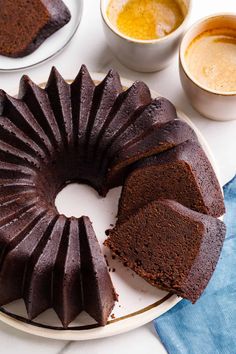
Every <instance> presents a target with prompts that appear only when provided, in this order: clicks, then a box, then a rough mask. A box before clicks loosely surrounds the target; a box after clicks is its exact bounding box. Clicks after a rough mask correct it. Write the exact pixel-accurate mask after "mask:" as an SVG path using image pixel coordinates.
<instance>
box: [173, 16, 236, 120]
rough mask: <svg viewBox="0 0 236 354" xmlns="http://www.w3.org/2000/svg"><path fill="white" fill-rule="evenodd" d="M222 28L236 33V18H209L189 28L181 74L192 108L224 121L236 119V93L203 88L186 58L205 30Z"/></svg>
mask: <svg viewBox="0 0 236 354" xmlns="http://www.w3.org/2000/svg"><path fill="white" fill-rule="evenodd" d="M220 28H222V29H224V28H229V29H233V30H235V31H236V15H234V14H229V13H223V14H217V15H212V16H208V17H205V18H204V19H202V20H200V21H198V22H197V23H195V24H194V25H193V26H192V27H190V29H189V30H188V31H187V32H186V34H185V35H184V37H183V39H182V42H181V45H180V50H179V72H180V79H181V83H182V86H183V89H184V91H185V93H186V95H187V97H188V98H189V100H190V103H191V104H192V106H193V107H194V108H195V109H196V110H197V111H198V112H200V113H201V114H202V115H204V116H205V117H208V118H210V119H213V120H222V121H225V120H233V119H236V92H232V91H231V92H225V91H223V92H222V91H221V92H218V91H215V90H213V89H210V88H207V87H205V86H203V85H202V84H201V83H200V82H198V80H196V78H195V77H193V75H192V73H191V72H190V70H189V68H188V65H187V63H186V57H185V54H186V51H187V49H188V48H189V46H190V44H191V43H192V42H193V40H194V39H196V38H197V37H198V36H200V35H201V34H204V32H206V31H211V30H215V29H220ZM235 80H236V73H235Z"/></svg>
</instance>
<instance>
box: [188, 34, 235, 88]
mask: <svg viewBox="0 0 236 354" xmlns="http://www.w3.org/2000/svg"><path fill="white" fill-rule="evenodd" d="M185 61H186V64H187V67H188V70H189V72H190V73H191V75H192V76H193V77H194V79H195V80H197V81H198V82H199V83H200V84H201V85H202V86H204V87H206V88H208V89H212V90H215V91H217V92H228V93H230V92H235V91H236V30H235V29H230V28H216V29H211V30H208V31H205V32H203V33H202V34H200V35H199V36H197V37H196V38H194V40H193V41H192V42H191V43H190V45H189V47H188V48H187V50H186V52H185Z"/></svg>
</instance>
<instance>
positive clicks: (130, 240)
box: [105, 199, 226, 303]
mask: <svg viewBox="0 0 236 354" xmlns="http://www.w3.org/2000/svg"><path fill="white" fill-rule="evenodd" d="M225 231H226V229H225V225H224V223H223V222H221V221H220V220H219V219H216V218H213V217H211V216H208V215H204V214H200V213H198V212H196V211H193V210H191V209H188V208H186V207H184V206H183V205H181V204H179V203H177V202H175V201H171V200H164V199H163V200H159V201H155V202H152V203H150V204H148V205H147V206H146V207H144V208H142V209H139V211H138V212H137V213H136V214H134V215H133V216H131V217H130V218H129V219H128V220H127V221H125V222H124V223H122V224H119V225H118V226H116V227H115V228H114V229H113V230H110V231H109V237H108V239H107V240H106V241H105V245H106V246H108V247H109V248H110V249H111V250H112V251H113V252H114V253H115V254H116V255H118V256H119V258H120V259H121V260H122V261H123V262H125V263H126V264H127V266H128V267H130V268H131V269H133V270H134V271H135V272H136V273H137V274H138V275H140V276H141V277H143V278H144V279H145V280H147V281H148V282H150V283H151V284H152V285H154V286H156V287H158V288H160V289H163V290H167V291H170V292H173V293H175V294H177V295H179V296H181V297H183V298H186V299H188V300H190V301H191V302H192V303H194V302H196V300H197V299H198V298H199V297H200V296H201V294H202V292H203V291H204V289H205V288H206V286H207V284H208V282H209V280H210V278H211V276H212V274H213V272H214V269H215V267H216V264H217V262H218V259H219V256H220V252H221V248H222V245H223V241H224V237H225Z"/></svg>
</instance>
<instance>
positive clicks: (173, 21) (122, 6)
mask: <svg viewBox="0 0 236 354" xmlns="http://www.w3.org/2000/svg"><path fill="white" fill-rule="evenodd" d="M185 15H186V9H184V6H183V4H182V3H181V2H178V1H177V0H142V1H140V0H111V1H110V3H109V5H108V7H107V16H108V18H109V20H110V22H111V23H112V24H113V26H115V27H116V28H117V29H118V30H119V31H120V32H121V33H123V34H124V35H126V36H128V37H131V38H134V39H140V40H155V39H159V38H162V37H165V36H166V35H168V34H170V33H171V32H173V31H175V30H176V29H177V28H178V27H179V26H180V25H181V23H182V22H183V20H184V18H185Z"/></svg>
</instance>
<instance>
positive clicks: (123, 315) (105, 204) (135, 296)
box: [0, 73, 218, 340]
mask: <svg viewBox="0 0 236 354" xmlns="http://www.w3.org/2000/svg"><path fill="white" fill-rule="evenodd" d="M92 77H93V79H94V80H95V81H101V80H102V79H103V78H104V74H96V73H94V74H92ZM122 84H123V86H124V87H130V86H131V85H132V82H131V81H128V80H125V79H122ZM15 92H16V91H15ZM151 93H152V96H153V98H154V97H157V96H160V95H159V94H158V93H156V92H154V91H152V92H151ZM178 116H179V118H180V119H182V120H184V121H186V122H187V123H188V124H189V125H191V127H192V128H193V129H194V130H195V132H196V134H197V136H198V139H199V141H200V143H201V145H202V147H203V149H204V150H205V152H206V154H207V156H208V158H209V160H210V161H211V163H212V165H213V168H214V169H215V172H216V174H217V175H218V173H217V172H218V171H217V169H216V164H215V160H214V158H213V156H212V154H211V151H210V148H209V146H208V144H207V142H206V141H205V139H204V138H203V136H202V135H201V133H200V132H199V131H198V129H197V128H196V127H195V126H194V124H193V123H192V122H191V121H190V119H189V118H187V117H186V115H185V114H184V113H182V112H181V111H178ZM120 192H121V188H114V189H112V190H110V192H109V193H108V195H107V197H106V198H101V197H99V196H98V194H97V193H96V192H95V190H93V189H92V188H90V187H88V186H85V185H79V184H71V185H69V186H67V187H66V188H64V189H63V191H62V192H60V193H59V195H58V196H57V198H56V206H57V208H58V210H59V211H60V212H61V213H64V214H65V215H67V216H71V215H74V216H76V217H79V216H81V215H88V216H89V217H90V218H91V220H92V222H93V226H94V229H95V232H96V235H97V237H98V240H99V243H100V245H101V247H102V250H103V252H104V254H105V255H106V256H107V260H108V264H109V268H110V269H111V270H113V269H115V272H113V271H111V272H110V275H111V278H112V281H113V284H114V287H115V289H116V292H117V293H118V294H119V302H117V303H116V306H115V308H114V310H113V315H114V316H111V317H110V319H109V322H108V324H107V325H106V326H105V327H96V326H95V325H94V322H93V320H92V319H91V318H89V317H88V315H86V314H85V313H82V314H81V315H80V316H78V318H77V319H76V321H74V322H73V323H72V324H71V327H69V328H68V329H66V330H65V329H62V328H60V326H61V325H60V322H59V321H58V318H57V316H56V314H55V313H54V311H53V310H48V311H46V312H44V313H43V314H41V315H40V316H39V317H38V318H37V319H35V321H34V322H33V323H32V322H31V323H30V322H29V321H28V320H26V318H27V315H26V311H25V307H24V304H23V301H22V300H18V301H15V302H13V303H11V304H9V305H8V306H5V307H4V308H5V309H6V310H7V311H9V312H10V314H7V313H3V312H2V311H1V312H0V320H1V321H3V322H5V323H6V324H8V325H10V326H12V327H14V328H17V329H19V330H22V331H24V332H27V333H30V334H34V335H38V336H42V337H47V338H54V339H63V340H90V339H95V338H102V337H109V336H112V335H116V334H120V333H123V332H127V331H129V330H132V329H134V328H137V327H140V326H142V325H144V324H145V323H147V322H150V321H152V320H153V319H154V318H156V317H158V316H160V315H162V314H163V313H165V312H166V311H168V310H169V309H171V308H172V307H173V306H174V305H176V304H177V303H178V302H179V301H180V300H181V298H178V297H177V296H176V295H171V294H168V293H167V292H164V291H161V290H159V289H157V288H155V287H153V286H151V285H150V284H148V283H147V282H146V281H144V280H143V279H141V278H140V277H139V276H137V275H136V274H135V273H134V272H132V271H131V270H129V269H128V268H126V267H124V266H123V264H122V263H120V262H119V261H118V260H117V259H115V260H114V259H112V258H111V255H110V252H109V250H108V249H107V248H105V247H104V246H103V242H104V240H105V237H106V236H105V230H106V229H108V228H110V227H111V224H112V225H114V224H115V217H116V214H117V207H118V199H119V196H120ZM11 313H12V314H17V315H18V316H21V317H18V318H13V317H12V315H11ZM39 324H40V325H39ZM42 324H43V327H42ZM48 325H49V326H54V328H48Z"/></svg>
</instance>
